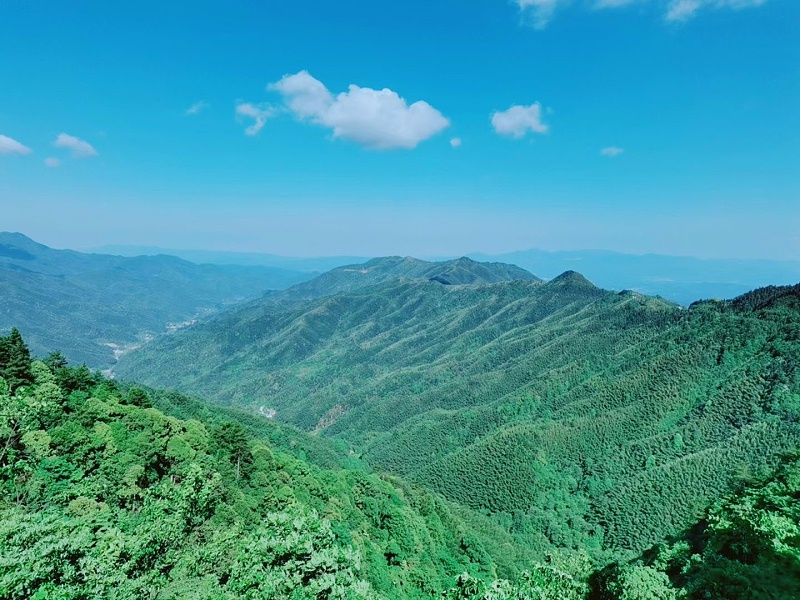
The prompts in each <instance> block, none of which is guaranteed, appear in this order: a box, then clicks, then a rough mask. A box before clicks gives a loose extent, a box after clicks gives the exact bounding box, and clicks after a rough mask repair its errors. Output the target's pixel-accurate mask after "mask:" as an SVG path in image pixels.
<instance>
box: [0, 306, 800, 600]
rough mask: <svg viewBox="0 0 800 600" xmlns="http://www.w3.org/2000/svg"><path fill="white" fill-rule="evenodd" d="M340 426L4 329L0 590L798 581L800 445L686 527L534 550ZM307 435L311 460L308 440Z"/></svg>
mask: <svg viewBox="0 0 800 600" xmlns="http://www.w3.org/2000/svg"><path fill="white" fill-rule="evenodd" d="M754 301H757V302H759V303H763V302H764V301H766V302H767V303H769V302H770V300H769V299H767V298H764V297H759V298H758V299H757V300H755V299H754ZM154 405H155V407H153V406H154ZM326 446H328V444H326V442H325V440H324V439H319V438H310V437H309V436H308V435H307V434H303V433H301V432H298V431H296V430H293V429H291V428H287V427H285V426H281V425H278V424H276V423H274V422H271V421H268V420H266V419H254V418H252V417H248V416H246V415H244V414H242V413H239V412H236V411H230V410H225V409H220V408H213V407H210V406H207V405H203V404H202V403H199V402H197V401H196V400H193V399H191V398H188V397H186V396H183V395H181V394H177V393H174V392H170V393H161V392H155V391H152V390H150V391H145V390H143V389H141V388H136V387H130V386H120V385H119V384H117V383H115V382H114V381H111V380H107V379H105V378H104V377H103V376H101V375H99V374H98V373H92V372H90V371H89V370H88V369H87V368H86V367H80V368H74V367H69V366H68V365H66V363H65V361H64V360H63V357H62V356H61V355H60V354H58V353H53V354H50V355H48V357H47V358H46V359H45V360H44V361H34V360H31V358H30V353H29V351H28V348H27V346H26V345H25V343H24V341H23V339H22V337H21V336H20V335H19V332H18V331H17V330H16V329H13V330H12V332H11V334H10V335H9V336H8V337H0V598H2V599H3V600H5V599H8V600H22V599H28V598H37V599H44V598H48V599H50V598H64V599H66V598H167V599H169V598H174V599H178V598H196V599H198V600H203V599H208V600H211V599H220V598H229V599H234V598H254V599H271V600H279V599H281V600H282V599H286V598H288V599H294V600H311V599H317V598H329V599H332V600H333V599H336V600H354V599H359V598H362V599H370V600H381V599H387V600H388V599H398V600H400V599H405V598H411V599H414V598H419V599H421V598H430V599H433V598H445V599H447V600H531V599H537V600H589V599H597V598H599V599H609V600H611V599H624V600H635V599H646V598H649V599H653V598H655V599H660V600H670V599H678V598H693V599H698V600H699V599H701V598H729V599H735V600H739V599H741V600H745V599H750V598H765V599H766V598H770V599H773V600H789V599H790V598H796V597H797V594H798V593H800V528H799V527H798V519H800V513H798V506H800V503H798V499H800V462H798V461H797V460H796V459H795V458H793V457H792V456H790V455H789V456H786V457H785V458H784V459H783V461H782V463H781V464H780V465H778V467H777V469H773V471H772V472H770V473H766V474H765V476H763V477H762V478H761V479H760V480H757V481H753V482H751V483H748V484H747V485H745V486H744V487H743V488H742V489H740V490H739V491H738V492H737V493H735V494H733V495H732V496H729V497H727V498H725V499H722V500H720V501H718V502H717V503H715V505H714V506H713V507H712V508H711V509H710V510H709V511H708V512H705V513H703V514H699V515H698V517H699V518H700V520H698V522H697V523H696V525H695V526H694V527H692V528H691V529H690V530H688V531H687V532H686V534H685V535H682V536H681V537H678V538H674V539H673V540H671V541H668V542H666V543H662V544H659V545H658V546H655V547H653V548H652V549H651V550H649V551H648V552H646V553H644V554H642V555H640V556H638V557H634V558H632V559H631V560H622V561H619V562H614V563H611V564H607V563H608V560H607V559H606V560H603V559H600V560H598V559H597V557H594V558H593V557H591V556H590V555H589V553H587V552H586V551H585V550H581V551H578V552H572V553H566V554H564V553H563V552H559V550H560V549H554V551H553V552H551V553H550V554H549V556H548V557H547V560H546V561H543V562H540V561H535V560H533V561H532V560H530V559H526V556H527V551H526V550H527V549H526V548H525V547H524V546H523V545H519V544H517V543H515V540H513V539H512V538H511V537H509V536H507V535H506V536H505V537H504V534H503V532H502V531H500V530H499V528H498V527H497V526H496V525H495V524H492V523H491V522H490V521H488V520H487V519H485V518H484V517H481V516H480V515H479V514H477V513H474V512H470V511H466V510H463V509H459V508H458V507H457V506H455V505H453V504H450V503H448V502H446V501H444V500H442V499H441V497H440V496H438V495H437V494H436V493H431V492H427V491H424V490H422V489H420V488H419V487H417V486H413V485H409V484H407V483H405V482H403V480H402V479H399V478H395V477H379V476H377V475H373V474H370V473H369V472H368V470H367V469H366V467H365V466H364V465H363V463H361V462H360V461H358V460H355V459H345V458H342V459H340V464H327V463H329V462H330V461H331V460H332V461H333V463H336V462H337V460H336V458H335V457H336V451H335V449H334V448H333V447H326ZM301 448H302V449H301ZM306 451H308V452H309V454H310V455H311V456H312V458H311V459H310V462H309V461H308V460H305V459H304V458H301V457H298V452H300V453H303V454H304V453H305V452H306ZM345 463H346V464H345ZM562 517H564V518H568V517H567V516H566V515H562ZM551 525H552V526H557V525H558V523H557V522H556V521H552V522H551ZM498 575H500V577H499V578H498Z"/></svg>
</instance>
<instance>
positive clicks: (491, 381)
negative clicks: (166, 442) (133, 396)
mask: <svg viewBox="0 0 800 600" xmlns="http://www.w3.org/2000/svg"><path fill="white" fill-rule="evenodd" d="M462 268H463V269H464V272H466V273H467V274H469V275H468V276H467V275H464V274H463V273H464V272H462ZM484 268H485V269H488V270H489V272H490V273H491V274H492V275H496V276H499V277H500V278H501V279H502V278H503V277H509V275H510V274H512V273H517V271H516V268H512V267H508V266H499V265H495V266H489V265H481V264H480V263H474V262H467V261H463V260H460V261H455V262H450V263H440V264H436V263H426V262H424V261H417V260H414V259H402V258H397V257H393V258H388V259H378V260H376V261H370V262H368V263H366V264H365V265H362V266H357V267H348V268H342V269H338V270H335V271H334V272H331V273H329V274H326V275H323V276H321V277H320V278H317V279H315V280H312V281H310V282H306V283H303V284H300V285H298V286H295V287H294V288H291V289H289V290H285V291H283V292H279V293H277V294H273V295H271V296H270V297H268V298H263V299H259V300H255V301H252V302H249V303H247V304H246V305H243V306H241V307H236V308H234V309H232V310H229V311H226V312H225V313H222V314H219V315H218V316H215V317H212V318H210V319H207V320H205V321H204V322H202V323H198V324H197V325H195V326H192V327H188V328H186V329H184V330H181V331H179V332H177V333H175V334H174V335H171V336H165V337H163V338H161V339H159V340H155V341H154V342H153V343H151V344H148V345H146V346H144V347H143V348H141V349H139V350H137V351H134V352H131V353H130V354H128V355H126V356H124V357H122V359H121V360H120V362H119V364H118V365H117V367H115V372H116V373H117V374H118V375H119V376H120V377H124V378H131V379H136V380H141V381H143V382H144V383H148V384H150V385H159V386H174V387H178V388H180V389H182V390H184V391H190V392H195V393H199V394H202V395H204V396H206V397H208V398H210V399H213V400H214V401H216V402H217V403H220V404H223V405H228V406H234V407H237V408H241V409H245V410H250V411H251V413H252V414H254V415H258V414H269V415H273V416H274V418H275V419H277V420H278V421H281V422H287V423H291V424H293V425H296V426H298V427H300V428H303V429H305V430H307V431H309V432H314V433H316V434H318V435H324V436H329V437H331V438H334V439H335V440H337V442H338V443H341V444H346V446H347V447H349V448H350V449H351V451H352V452H353V453H355V454H356V455H359V456H362V457H363V458H365V459H366V460H367V461H368V462H369V463H371V464H372V465H374V466H375V467H376V468H378V469H381V470H385V471H389V472H391V473H394V474H396V475H399V476H402V477H405V478H407V479H410V480H412V481H413V482H415V483H417V484H420V485H422V486H424V487H427V488H428V489H432V490H434V491H436V492H438V493H440V494H442V495H443V496H444V497H445V498H447V499H448V500H449V501H451V502H454V503H456V504H457V505H460V506H464V507H467V508H469V509H473V510H477V511H480V512H481V513H483V514H487V515H489V516H490V517H491V518H492V519H493V522H495V523H496V524H501V525H502V526H503V527H505V528H507V530H508V532H509V533H510V534H511V535H513V536H514V537H515V538H516V539H517V540H518V541H519V542H520V543H521V544H522V546H524V547H526V548H529V549H530V550H531V552H532V553H533V554H534V555H536V556H540V557H544V556H549V555H551V554H552V553H553V552H554V551H555V549H557V548H561V549H564V548H570V549H573V550H577V549H586V550H587V551H588V552H589V553H590V554H591V555H592V556H595V557H605V558H602V560H606V559H607V558H608V557H616V558H624V557H626V556H632V555H633V554H636V553H639V552H641V551H644V550H645V549H647V548H650V547H651V546H652V545H653V544H656V543H659V542H661V541H663V540H665V539H666V538H667V537H668V536H671V535H677V534H679V533H681V532H682V531H683V530H684V529H685V528H688V527H690V526H691V525H692V524H693V523H695V522H696V519H697V518H698V515H700V514H702V513H703V511H704V510H705V509H706V508H707V507H708V506H709V505H710V503H711V502H712V500H713V499H715V498H719V497H721V496H723V495H724V494H726V493H728V492H730V491H732V490H733V489H735V488H736V486H737V485H738V482H740V481H741V479H742V478H743V477H758V476H760V475H761V474H764V473H769V472H770V470H771V469H773V468H774V467H775V466H776V465H777V464H778V462H779V461H780V459H781V456H783V455H784V454H786V453H787V452H791V451H792V450H793V449H795V448H797V447H798V445H800V402H799V401H798V399H799V398H800V363H798V361H797V356H800V312H798V311H799V310H800V292H798V288H796V287H773V288H768V289H765V290H760V291H755V292H753V293H750V294H748V295H747V296H743V297H741V298H739V299H737V300H735V301H731V302H718V301H707V302H700V303H696V304H694V305H692V307H691V308H689V309H685V308H682V307H680V306H678V305H676V304H673V303H671V302H667V301H665V300H663V299H659V298H652V297H647V296H644V295H642V294H639V293H637V292H634V291H624V292H619V293H617V292H611V291H606V290H603V289H600V288H598V287H596V286H594V285H593V284H592V283H591V282H590V281H589V280H587V279H586V278H585V277H584V276H583V275H581V274H580V273H577V272H575V271H567V272H564V273H562V274H560V275H558V276H556V277H554V278H553V279H552V280H551V281H549V282H546V283H544V282H541V281H537V280H535V279H534V278H533V276H530V274H529V277H527V279H526V280H520V279H517V278H516V277H514V280H512V281H500V282H497V283H492V282H490V281H488V279H490V276H488V275H486V274H483V275H480V276H479V273H481V272H482V271H483V269H484ZM453 273H459V274H461V275H460V276H459V280H460V281H469V282H470V284H469V285H445V284H443V282H442V281H440V280H439V279H440V278H441V279H447V278H448V277H449V276H451V275H452V274H453ZM502 273H506V275H501V274H502ZM454 279H455V277H454ZM359 282H361V283H363V284H364V285H361V286H360V287H359V286H358V283H359ZM273 411H274V412H273Z"/></svg>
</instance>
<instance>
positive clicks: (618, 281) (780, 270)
mask: <svg viewBox="0 0 800 600" xmlns="http://www.w3.org/2000/svg"><path fill="white" fill-rule="evenodd" d="M94 251H98V252H106V253H111V254H121V255H124V256H138V255H142V254H146V255H154V254H170V255H173V256H179V257H180V258H184V259H186V260H190V261H192V262H195V263H209V264H238V265H258V266H270V267H280V268H285V269H292V270H297V271H307V272H309V273H314V274H318V273H320V272H324V271H328V270H330V269H334V268H336V267H341V266H344V265H351V264H356V263H363V262H365V261H367V260H369V257H355V256H330V257H316V258H298V257H287V256H279V255H275V254H261V253H243V252H215V251H205V250H172V249H164V248H160V247H153V246H103V247H100V248H96V249H94ZM469 257H470V258H473V259H475V260H478V261H484V262H486V261H489V262H492V261H495V262H502V263H511V264H515V265H518V266H520V267H522V268H524V269H527V270H528V271H530V272H531V273H536V275H538V276H539V277H543V278H545V279H550V278H553V277H556V276H557V275H558V274H559V273H563V272H564V271H569V270H577V271H580V272H581V273H583V274H584V275H585V276H586V277H588V278H589V279H591V280H592V281H593V282H594V283H596V284H597V285H599V286H600V287H602V288H605V289H609V290H618V291H620V290H633V291H636V292H639V293H641V294H646V295H649V296H661V297H662V298H666V299H667V300H671V301H672V302H677V303H678V304H682V305H684V306H689V304H691V303H692V302H695V301H696V300H704V299H712V298H718V299H730V298H735V297H736V296H739V295H740V294H744V293H745V292H747V291H749V290H752V289H755V288H758V287H763V286H767V285H791V284H793V283H796V282H797V281H800V260H796V261H788V260H787V261H779V260H744V259H700V258H693V257H689V256H669V255H661V254H624V253H620V252H609V251H605V250H574V251H560V252H549V251H545V250H522V251H518V252H509V253H504V254H485V253H475V254H470V255H469ZM429 260H443V259H442V258H438V259H433V258H431V259H429Z"/></svg>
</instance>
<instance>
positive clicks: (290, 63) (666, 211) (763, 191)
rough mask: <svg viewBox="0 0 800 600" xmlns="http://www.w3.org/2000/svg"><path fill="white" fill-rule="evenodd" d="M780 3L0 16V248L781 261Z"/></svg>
mask: <svg viewBox="0 0 800 600" xmlns="http://www.w3.org/2000/svg"><path fill="white" fill-rule="evenodd" d="M798 30H800V3H798V2H796V1H795V0H516V1H506V0H441V1H431V0H427V1H426V2H418V1H416V0H409V1H407V2H405V3H402V4H401V3H378V2H367V1H365V0H357V1H343V2H338V3H333V2H318V1H316V0H310V1H307V2H304V3H298V2H290V1H284V0H277V1H269V2H267V1H262V2H254V1H251V2H248V1H242V2H235V3H230V2H208V1H199V2H191V3H188V2H171V3H162V2H158V3H156V2H150V1H147V0H144V1H140V2H136V3H125V4H123V3H109V2H94V1H83V2H69V3H54V2H45V1H41V0H28V1H24V2H23V1H12V2H6V3H3V4H2V5H0V209H1V211H2V212H1V213H0V229H2V230H18V231H22V232H23V233H26V234H28V235H30V236H32V237H34V238H35V239H37V240H39V241H41V242H43V243H46V244H48V245H53V246H56V247H73V248H88V247H92V246H98V245H102V244H112V243H113V244H150V245H160V246H164V247H172V248H206V249H216V250H237V251H264V252H273V253H278V254H293V255H324V254H359V255H383V254H404V255H406V254H410V255H418V256H423V255H445V254H447V255H450V254H462V253H467V252H488V253H491V252H504V251H511V250H519V249H526V248H541V249H551V250H557V249H582V248H602V249H609V250H617V251H623V252H636V253H644V252H657V253H667V254H688V255H696V256H704V257H751V258H755V257H757V258H785V259H789V258H800V111H798V108H800V43H798V41H797V32H798Z"/></svg>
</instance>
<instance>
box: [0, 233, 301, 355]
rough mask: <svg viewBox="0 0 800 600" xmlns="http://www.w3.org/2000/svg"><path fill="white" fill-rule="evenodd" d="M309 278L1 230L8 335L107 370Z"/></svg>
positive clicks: (2, 319) (2, 303)
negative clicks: (201, 320)
mask: <svg viewBox="0 0 800 600" xmlns="http://www.w3.org/2000/svg"><path fill="white" fill-rule="evenodd" d="M308 277H309V275H306V274H303V273H300V272H296V271H290V270H286V269H279V268H273V267H243V266H235V265H226V266H220V265H197V264H194V263H191V262H188V261H185V260H182V259H179V258H176V257H174V256H166V255H158V256H139V257H130V258H128V257H121V256H112V255H107V254H84V253H80V252H75V251H72V250H54V249H52V248H48V247H47V246H44V245H42V244H38V243H36V242H34V241H33V240H31V239H30V238H28V237H26V236H24V235H22V234H19V233H8V232H6V233H0V331H3V330H8V329H9V328H10V327H17V328H19V329H20V331H22V333H23V334H24V335H25V338H26V340H27V341H28V343H29V345H30V347H31V349H32V350H33V351H34V352H35V353H37V354H42V353H45V352H48V351H50V350H52V349H53V348H58V349H59V350H60V351H61V352H63V353H64V354H65V355H66V357H67V358H68V359H69V360H70V361H73V362H77V363H81V362H86V363H87V364H88V365H90V366H92V367H107V366H109V365H110V364H113V362H114V361H115V355H118V354H119V353H120V352H121V351H124V349H126V348H127V347H131V346H134V345H137V344H140V343H141V342H142V341H144V340H145V339H148V338H149V337H151V336H154V335H158V334H161V333H164V332H166V331H168V330H169V329H172V328H175V327H179V326H181V324H185V323H186V322H189V321H191V320H193V319H195V318H196V317H198V316H199V315H201V314H205V313H208V312H212V311H214V310H217V309H219V308H220V307H222V306H224V305H229V304H231V303H234V302H237V301H241V300H243V299H245V298H249V297H253V296H257V295H259V294H261V293H263V292H265V291H266V290H269V289H280V288H285V287H288V286H290V285H292V284H294V283H297V282H299V281H303V280H305V279H307V278H308Z"/></svg>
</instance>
